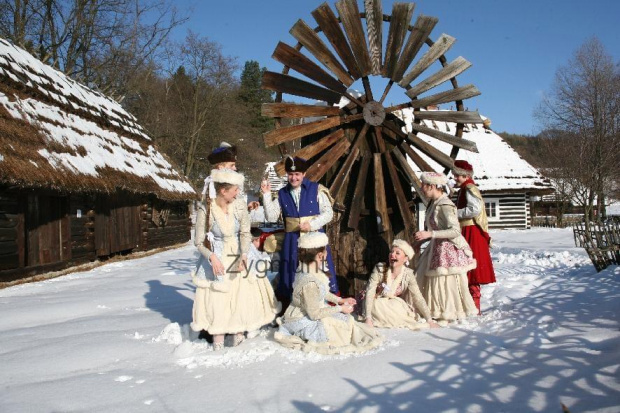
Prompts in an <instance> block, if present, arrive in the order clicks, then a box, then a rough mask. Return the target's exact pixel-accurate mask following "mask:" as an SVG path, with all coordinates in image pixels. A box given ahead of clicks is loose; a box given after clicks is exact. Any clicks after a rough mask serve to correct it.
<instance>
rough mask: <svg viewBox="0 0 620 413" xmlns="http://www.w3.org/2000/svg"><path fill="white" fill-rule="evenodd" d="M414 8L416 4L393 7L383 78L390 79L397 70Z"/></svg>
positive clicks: (399, 4) (395, 4)
mask: <svg viewBox="0 0 620 413" xmlns="http://www.w3.org/2000/svg"><path fill="white" fill-rule="evenodd" d="M414 8H415V4H414V3H394V5H393V6H392V17H391V18H390V29H389V31H388V39H387V44H386V46H385V61H384V63H383V70H382V73H383V76H385V77H389V78H390V79H391V78H392V75H393V73H394V69H395V68H396V63H397V62H398V57H399V56H400V49H401V48H402V46H403V41H404V40H405V35H406V34H407V29H408V28H409V22H411V17H412V16H413V9H414Z"/></svg>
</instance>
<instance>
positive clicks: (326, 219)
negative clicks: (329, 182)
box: [263, 187, 334, 231]
mask: <svg viewBox="0 0 620 413" xmlns="http://www.w3.org/2000/svg"><path fill="white" fill-rule="evenodd" d="M290 193H291V196H292V197H293V201H295V206H296V207H297V211H299V199H300V197H301V187H298V188H293V189H291V192H290ZM318 201H319V215H317V216H316V217H314V218H312V219H311V220H310V229H312V231H317V230H319V229H321V228H323V227H324V226H325V225H326V224H329V223H330V222H331V220H332V219H333V218H334V210H333V209H332V204H331V202H330V201H329V198H328V197H327V195H325V194H324V193H323V192H320V191H319V196H318ZM263 205H264V209H265V218H266V219H267V221H268V222H276V221H277V220H278V218H279V217H280V214H281V213H282V211H281V209H280V203H279V202H278V201H276V200H274V199H272V198H271V193H263Z"/></svg>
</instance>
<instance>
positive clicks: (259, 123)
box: [239, 60, 273, 133]
mask: <svg viewBox="0 0 620 413" xmlns="http://www.w3.org/2000/svg"><path fill="white" fill-rule="evenodd" d="M265 70H267V69H266V68H264V67H263V68H262V69H261V67H260V65H259V64H258V62H257V61H256V60H249V61H247V62H245V66H244V67H243V72H242V73H241V86H240V88H239V99H240V100H241V102H243V104H244V105H245V106H246V107H247V109H248V111H249V114H250V117H251V119H252V120H251V126H252V127H254V128H256V129H258V131H259V132H261V133H262V132H266V131H268V130H269V129H272V128H273V120H272V119H270V118H264V117H263V116H262V115H261V105H262V104H263V103H270V102H273V92H271V91H269V90H264V89H261V79H262V77H263V73H264V71H265Z"/></svg>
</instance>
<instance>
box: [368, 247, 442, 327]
mask: <svg viewBox="0 0 620 413" xmlns="http://www.w3.org/2000/svg"><path fill="white" fill-rule="evenodd" d="M411 259H413V248H412V247H411V245H409V243H408V242H407V241H405V240H402V239H397V240H394V242H393V243H392V250H391V251H390V255H389V266H388V265H386V264H384V263H379V264H377V266H376V267H375V270H374V271H373V272H372V274H371V275H370V280H369V281H368V285H367V286H366V294H365V296H366V298H365V299H364V303H363V306H361V310H363V311H362V312H363V315H362V318H364V319H365V320H366V324H368V325H369V326H375V327H384V328H391V327H396V328H410V329H412V330H419V329H421V328H429V327H439V326H438V325H437V323H435V322H434V321H433V320H432V319H431V312H430V310H429V308H428V306H427V305H426V301H424V298H423V297H422V293H420V289H419V287H418V283H417V281H416V277H415V273H414V272H413V270H412V269H411V268H408V267H407V265H409V260H411ZM420 315H421V316H422V317H423V320H424V322H421V317H420Z"/></svg>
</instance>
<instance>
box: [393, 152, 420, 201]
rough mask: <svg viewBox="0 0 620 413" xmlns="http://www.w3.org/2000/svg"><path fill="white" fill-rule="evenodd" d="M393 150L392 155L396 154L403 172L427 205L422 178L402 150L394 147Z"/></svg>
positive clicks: (395, 156)
mask: <svg viewBox="0 0 620 413" xmlns="http://www.w3.org/2000/svg"><path fill="white" fill-rule="evenodd" d="M391 152H392V156H394V158H396V160H397V161H398V163H399V164H400V166H401V169H402V171H403V173H404V174H405V176H406V177H407V180H408V181H409V183H410V184H411V186H412V187H413V189H414V190H415V191H416V193H417V194H418V196H419V197H420V199H421V200H422V202H424V204H425V205H426V204H427V203H428V199H427V198H426V197H425V196H424V193H423V192H422V181H420V178H418V176H417V175H416V174H415V171H414V170H413V168H411V165H409V162H407V159H405V156H404V155H403V154H402V153H401V152H400V150H399V149H398V148H396V147H395V148H393V149H392V151H391Z"/></svg>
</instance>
